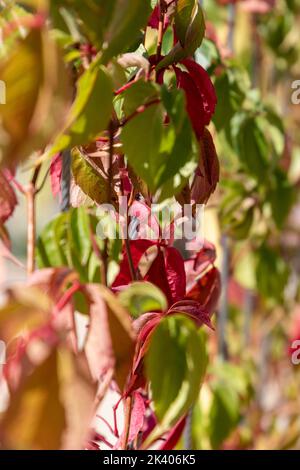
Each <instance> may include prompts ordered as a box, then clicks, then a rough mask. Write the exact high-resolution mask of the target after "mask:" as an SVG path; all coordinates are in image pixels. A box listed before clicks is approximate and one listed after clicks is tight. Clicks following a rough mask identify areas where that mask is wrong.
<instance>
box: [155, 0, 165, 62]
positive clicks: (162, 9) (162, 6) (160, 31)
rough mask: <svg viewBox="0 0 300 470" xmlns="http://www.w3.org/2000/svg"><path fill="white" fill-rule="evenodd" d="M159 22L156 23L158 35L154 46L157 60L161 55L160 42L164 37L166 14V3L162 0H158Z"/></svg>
mask: <svg viewBox="0 0 300 470" xmlns="http://www.w3.org/2000/svg"><path fill="white" fill-rule="evenodd" d="M158 8H159V23H158V36H157V47H156V56H157V60H159V58H160V56H161V49H162V42H163V37H164V23H165V15H166V4H165V1H164V0H159V4H158Z"/></svg>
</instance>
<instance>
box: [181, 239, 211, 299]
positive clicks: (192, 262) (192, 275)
mask: <svg viewBox="0 0 300 470" xmlns="http://www.w3.org/2000/svg"><path fill="white" fill-rule="evenodd" d="M215 259H216V249H215V246H214V245H213V244H212V243H210V242H208V241H206V240H205V241H204V245H203V248H201V250H200V251H199V252H198V253H197V254H196V255H195V256H193V257H192V258H190V259H188V260H186V261H185V262H184V268H185V274H186V290H187V291H188V290H190V289H191V288H192V287H193V285H194V283H195V281H196V279H197V278H198V277H199V276H200V275H201V274H203V273H204V271H205V270H206V269H207V268H208V267H209V265H210V264H213V263H214V261H215Z"/></svg>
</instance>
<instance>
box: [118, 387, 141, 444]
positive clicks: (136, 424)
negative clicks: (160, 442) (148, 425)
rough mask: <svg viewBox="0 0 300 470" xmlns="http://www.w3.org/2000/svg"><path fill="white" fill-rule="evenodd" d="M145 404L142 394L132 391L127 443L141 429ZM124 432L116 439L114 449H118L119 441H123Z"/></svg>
mask: <svg viewBox="0 0 300 470" xmlns="http://www.w3.org/2000/svg"><path fill="white" fill-rule="evenodd" d="M145 412H146V406H145V401H144V398H143V397H142V395H141V394H140V393H138V392H134V393H133V407H132V411H131V416H130V427H129V435H128V443H130V442H132V441H133V440H134V439H135V438H136V436H137V435H138V433H139V432H140V431H141V430H142V428H143V425H144V418H145ZM123 437H124V433H123V434H122V436H121V437H120V438H119V439H118V441H117V443H116V444H115V446H114V449H119V447H120V444H121V442H122V441H123Z"/></svg>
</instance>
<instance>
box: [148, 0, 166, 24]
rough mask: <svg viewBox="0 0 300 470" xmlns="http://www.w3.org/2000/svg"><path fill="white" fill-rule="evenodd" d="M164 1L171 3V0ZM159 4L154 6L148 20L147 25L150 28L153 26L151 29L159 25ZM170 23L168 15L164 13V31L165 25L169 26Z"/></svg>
mask: <svg viewBox="0 0 300 470" xmlns="http://www.w3.org/2000/svg"><path fill="white" fill-rule="evenodd" d="M165 3H171V0H166V2H165ZM159 16H160V14H159V6H158V5H156V7H155V8H154V10H153V12H152V14H151V16H150V19H149V21H148V26H150V28H153V29H158V26H159ZM169 24H170V19H169V17H168V15H165V17H164V31H165V30H166V29H167V27H168V26H169Z"/></svg>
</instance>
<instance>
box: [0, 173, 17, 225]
mask: <svg viewBox="0 0 300 470" xmlns="http://www.w3.org/2000/svg"><path fill="white" fill-rule="evenodd" d="M17 203H18V201H17V198H16V194H15V191H14V190H13V188H12V187H11V184H10V182H9V180H8V178H7V177H6V175H5V170H0V223H2V224H4V223H5V222H6V221H7V219H8V218H9V217H10V216H11V215H12V213H13V211H14V209H15V207H16V205H17Z"/></svg>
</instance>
